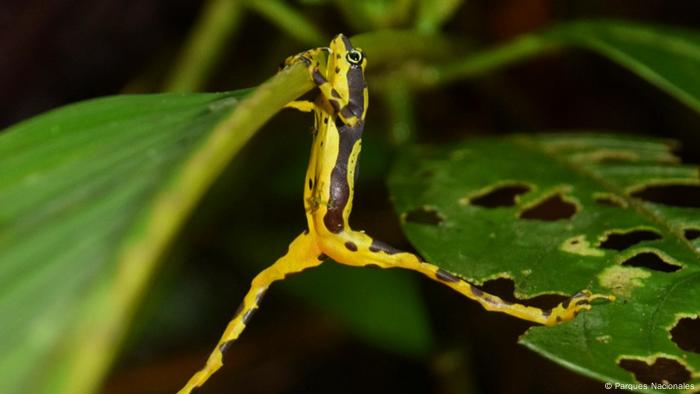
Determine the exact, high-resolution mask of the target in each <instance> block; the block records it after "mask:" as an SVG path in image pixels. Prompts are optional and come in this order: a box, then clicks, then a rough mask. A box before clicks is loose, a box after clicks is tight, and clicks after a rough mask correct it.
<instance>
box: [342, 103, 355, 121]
mask: <svg viewBox="0 0 700 394" xmlns="http://www.w3.org/2000/svg"><path fill="white" fill-rule="evenodd" d="M340 114H341V115H342V116H343V117H344V118H345V119H350V118H353V117H355V114H354V113H353V112H352V110H351V109H350V106H349V105H346V106H344V107H343V108H342V109H341V110H340Z"/></svg>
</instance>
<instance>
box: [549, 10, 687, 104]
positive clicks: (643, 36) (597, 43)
mask: <svg viewBox="0 0 700 394" xmlns="http://www.w3.org/2000/svg"><path fill="white" fill-rule="evenodd" d="M544 37H545V38H547V39H552V40H554V41H555V42H560V43H563V44H569V45H575V46H581V47H584V48H587V49H591V50H593V51H596V52H598V53H600V54H601V55H604V56H607V57H609V58H611V59H612V60H614V61H616V62H618V63H619V64H621V65H622V66H625V67H627V68H629V69H630V70H631V71H633V72H635V73H636V74H638V75H639V76H641V77H642V78H645V79H646V80H648V81H649V82H651V83H653V84H654V85H656V86H658V87H659V88H661V89H663V90H665V91H667V92H668V93H670V94H671V95H673V96H675V97H676V98H678V99H679V100H681V101H683V102H684V103H686V104H687V105H688V106H690V107H691V108H693V109H694V110H695V111H700V76H699V75H698V69H700V31H697V30H690V29H683V28H678V27H671V26H662V25H648V24H640V23H633V22H627V21H619V20H618V21H616V20H594V21H581V22H575V23H569V24H564V25H561V26H559V27H555V28H554V29H552V31H549V32H547V33H545V35H544Z"/></svg>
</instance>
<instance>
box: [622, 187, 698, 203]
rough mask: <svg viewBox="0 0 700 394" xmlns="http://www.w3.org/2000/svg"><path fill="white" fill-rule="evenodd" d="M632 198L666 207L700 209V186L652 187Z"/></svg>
mask: <svg viewBox="0 0 700 394" xmlns="http://www.w3.org/2000/svg"><path fill="white" fill-rule="evenodd" d="M632 197H636V198H640V199H642V200H644V201H648V202H654V203H658V204H664V205H673V206H677V207H689V208H700V185H652V186H647V187H645V188H644V189H641V190H638V191H636V192H633V193H632Z"/></svg>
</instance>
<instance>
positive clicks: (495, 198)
mask: <svg viewBox="0 0 700 394" xmlns="http://www.w3.org/2000/svg"><path fill="white" fill-rule="evenodd" d="M529 191H530V188H529V187H528V186H525V185H503V186H499V187H497V188H495V189H493V190H491V191H489V192H488V193H486V194H484V195H481V196H478V197H474V198H472V199H470V200H469V203H470V204H473V205H478V206H480V207H485V208H497V207H512V206H513V205H515V198H516V197H517V196H519V195H521V194H523V193H527V192H529Z"/></svg>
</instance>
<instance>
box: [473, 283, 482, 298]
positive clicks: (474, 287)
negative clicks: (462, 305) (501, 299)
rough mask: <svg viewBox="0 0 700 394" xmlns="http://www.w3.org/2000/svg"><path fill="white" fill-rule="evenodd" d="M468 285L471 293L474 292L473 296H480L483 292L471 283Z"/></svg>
mask: <svg viewBox="0 0 700 394" xmlns="http://www.w3.org/2000/svg"><path fill="white" fill-rule="evenodd" d="M469 286H471V289H472V293H474V295H475V296H477V297H481V296H482V295H483V294H484V292H483V291H481V289H480V288H478V287H476V286H474V285H473V284H471V283H470V284H469Z"/></svg>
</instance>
